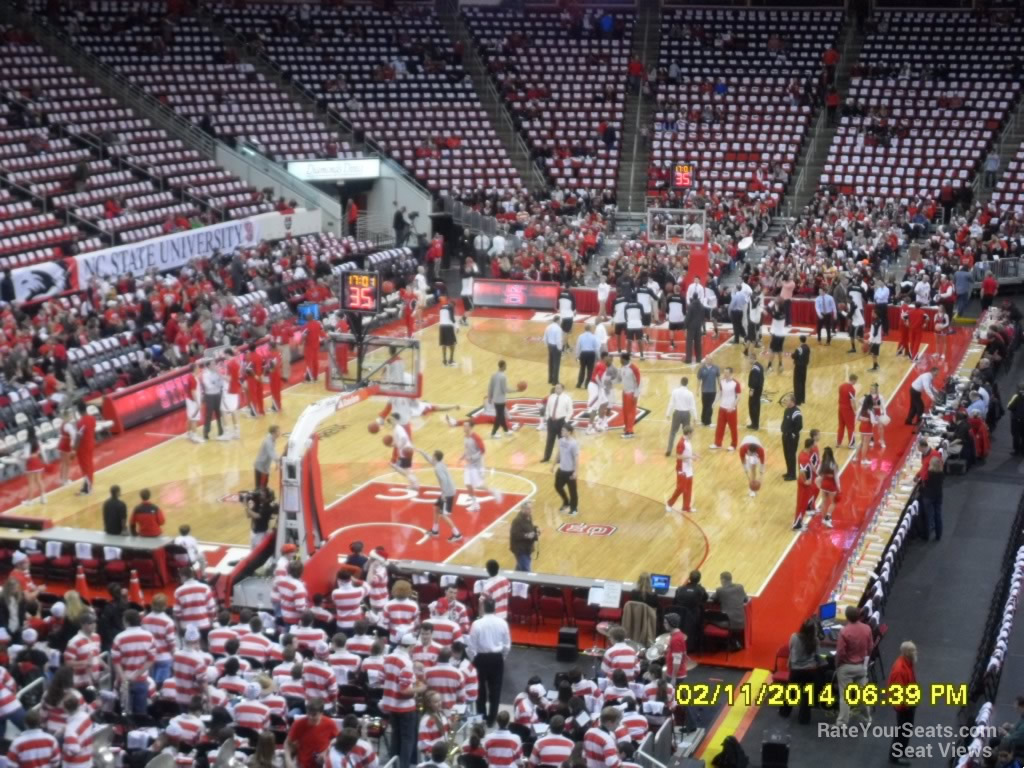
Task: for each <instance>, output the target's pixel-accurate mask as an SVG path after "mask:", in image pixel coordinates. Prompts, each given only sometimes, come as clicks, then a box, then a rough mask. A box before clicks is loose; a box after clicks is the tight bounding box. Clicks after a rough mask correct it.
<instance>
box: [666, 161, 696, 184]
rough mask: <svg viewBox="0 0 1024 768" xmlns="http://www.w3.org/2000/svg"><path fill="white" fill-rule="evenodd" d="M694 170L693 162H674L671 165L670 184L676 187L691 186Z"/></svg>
mask: <svg viewBox="0 0 1024 768" xmlns="http://www.w3.org/2000/svg"><path fill="white" fill-rule="evenodd" d="M696 170H697V169H696V168H695V167H694V165H693V163H675V164H674V165H673V166H672V186H673V187H675V188H676V189H689V188H690V187H692V186H693V181H694V179H693V177H694V175H695V174H696Z"/></svg>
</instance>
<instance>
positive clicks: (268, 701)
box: [260, 693, 288, 718]
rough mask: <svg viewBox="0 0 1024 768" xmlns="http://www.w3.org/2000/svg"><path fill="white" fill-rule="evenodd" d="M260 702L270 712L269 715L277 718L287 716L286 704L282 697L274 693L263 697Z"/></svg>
mask: <svg viewBox="0 0 1024 768" xmlns="http://www.w3.org/2000/svg"><path fill="white" fill-rule="evenodd" d="M260 701H262V702H263V703H264V704H265V705H266V707H267V709H269V710H270V714H271V715H277V716H278V717H281V718H283V717H285V716H286V715H287V714H288V702H286V701H285V700H284V696H278V695H277V694H276V693H272V694H270V695H269V696H264V697H263V698H262V699H260Z"/></svg>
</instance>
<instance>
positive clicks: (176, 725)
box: [167, 712, 206, 745]
mask: <svg viewBox="0 0 1024 768" xmlns="http://www.w3.org/2000/svg"><path fill="white" fill-rule="evenodd" d="M167 730H168V731H171V732H172V733H173V732H174V731H177V732H178V733H180V734H182V735H181V736H179V737H178V738H179V739H180V740H181V741H183V742H184V743H185V744H193V745H195V744H198V743H199V740H200V739H201V738H203V734H204V733H206V726H205V725H204V724H203V721H202V719H201V718H198V717H196V716H195V715H190V714H188V713H187V712H186V713H185V714H184V715H177V716H176V717H172V718H171V722H169V723H168V724H167Z"/></svg>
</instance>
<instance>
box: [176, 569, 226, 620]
mask: <svg viewBox="0 0 1024 768" xmlns="http://www.w3.org/2000/svg"><path fill="white" fill-rule="evenodd" d="M174 614H175V615H176V616H177V617H178V621H179V622H180V623H181V626H182V627H189V626H194V627H196V628H197V629H209V628H210V627H211V626H212V625H213V619H214V617H215V616H216V615H217V601H216V600H215V599H214V597H213V590H212V589H210V586H209V585H208V584H203V583H202V582H201V581H197V580H196V579H189V580H188V581H186V582H185V583H184V584H182V585H181V586H180V587H178V588H177V589H176V590H174Z"/></svg>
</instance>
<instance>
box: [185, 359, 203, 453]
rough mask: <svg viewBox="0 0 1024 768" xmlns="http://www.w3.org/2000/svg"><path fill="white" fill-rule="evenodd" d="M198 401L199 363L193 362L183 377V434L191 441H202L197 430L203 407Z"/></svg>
mask: <svg viewBox="0 0 1024 768" xmlns="http://www.w3.org/2000/svg"><path fill="white" fill-rule="evenodd" d="M199 402H200V401H199V363H195V364H193V365H192V372H191V373H190V374H189V375H188V377H187V378H186V379H185V423H186V427H185V430H186V432H185V434H187V435H188V439H189V440H191V441H192V442H193V443H201V442H203V439H202V437H200V432H199V426H200V422H201V421H202V413H203V409H202V408H201V407H200V406H199Z"/></svg>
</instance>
